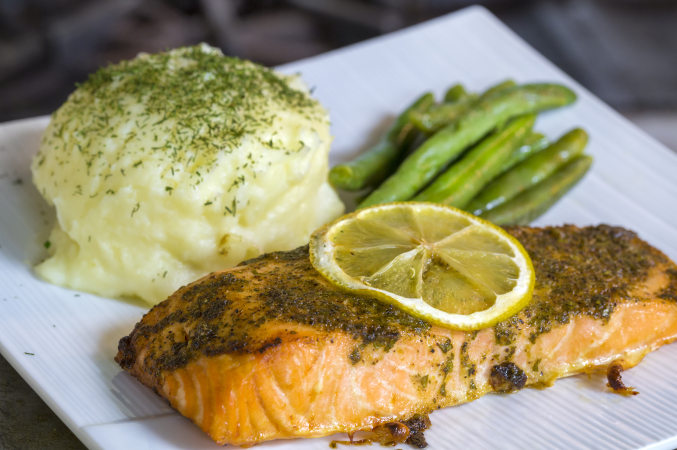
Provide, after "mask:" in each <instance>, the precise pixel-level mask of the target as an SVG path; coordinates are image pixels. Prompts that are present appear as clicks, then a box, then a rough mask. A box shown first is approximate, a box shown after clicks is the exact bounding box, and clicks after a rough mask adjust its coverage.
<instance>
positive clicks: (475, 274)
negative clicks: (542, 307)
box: [310, 202, 535, 330]
mask: <svg viewBox="0 0 677 450" xmlns="http://www.w3.org/2000/svg"><path fill="white" fill-rule="evenodd" d="M310 260H311V262H312V264H313V266H314V267H315V269H317V270H318V271H319V272H320V273H321V274H322V275H324V276H325V277H326V278H327V279H328V280H329V281H330V282H331V283H333V284H335V285H338V286H340V287H343V288H345V289H348V290H350V291H354V292H359V293H364V294H367V295H371V296H374V297H376V298H378V299H380V300H382V301H385V302H388V303H392V304H394V305H397V306H399V307H400V308H402V309H404V310H406V311H407V312H409V313H410V314H412V315H414V316H417V317H419V318H422V319H425V320H428V321H430V322H432V323H436V324H439V325H442V326H445V327H449V328H454V329H460V330H477V329H480V328H485V327H488V326H491V325H493V324H495V323H496V322H498V321H500V320H502V319H506V318H508V317H509V316H511V315H513V314H514V313H516V312H517V311H519V310H520V309H522V308H523V307H524V306H525V305H526V304H527V303H528V302H529V301H530V300H531V293H532V291H533V287H534V278H535V277H534V268H533V266H532V264H531V259H529V255H528V254H527V252H526V251H525V250H524V248H523V247H522V245H521V244H520V243H519V242H518V241H517V240H516V239H515V238H513V237H512V236H510V235H509V234H508V233H506V232H505V231H504V230H503V229H501V228H499V227H497V226H496V225H493V224H491V223H489V222H487V221H485V220H482V219H480V218H478V217H475V216H473V215H471V214H468V213H466V212H464V211H461V210H459V209H456V208H452V207H448V206H442V205H438V204H433V203H418V202H405V203H389V204H385V205H378V206H373V207H371V208H365V209H361V210H359V211H356V212H354V213H352V214H348V215H346V216H343V217H340V218H339V219H338V220H336V221H334V222H332V223H330V224H328V225H326V226H324V227H322V228H320V229H319V230H317V231H315V233H313V235H312V236H311V238H310Z"/></svg>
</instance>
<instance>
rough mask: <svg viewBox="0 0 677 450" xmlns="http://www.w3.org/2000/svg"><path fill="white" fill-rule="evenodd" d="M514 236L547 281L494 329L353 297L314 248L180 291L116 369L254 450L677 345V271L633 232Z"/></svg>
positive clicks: (209, 429) (609, 365)
mask: <svg viewBox="0 0 677 450" xmlns="http://www.w3.org/2000/svg"><path fill="white" fill-rule="evenodd" d="M508 231H509V232H510V233H511V234H512V235H513V236H515V237H516V238H517V239H518V240H519V241H520V242H521V243H522V244H523V245H524V247H525V248H526V250H527V251H528V252H529V254H530V255H531V258H532V261H533V264H534V268H535V270H536V286H535V290H534V295H533V300H532V302H531V304H530V305H529V306H528V307H527V308H525V309H523V310H522V311H521V312H519V313H518V314H516V315H515V316H513V317H511V318H510V319H508V320H505V321H503V322H500V323H499V324H497V325H496V326H494V327H491V328H486V329H483V330H481V331H477V332H464V331H452V330H448V329H444V328H441V327H438V326H433V325H431V324H429V323H427V322H425V321H423V320H420V319H417V318H415V317H413V316H411V315H409V314H407V313H405V312H403V311H401V310H399V309H397V308H396V307H393V306H391V305H387V304H383V303H380V302H378V301H376V300H373V299H371V298H368V297H365V296H361V295H356V294H352V293H347V292H345V291H343V290H341V289H339V288H336V287H334V286H333V285H331V284H329V283H328V282H327V281H326V280H325V279H324V278H323V277H322V276H321V275H320V274H318V273H317V272H316V271H315V270H314V269H313V267H312V266H311V264H310V261H309V259H308V248H307V247H301V248H299V249H296V250H293V251H289V252H277V253H271V254H267V255H263V256H261V257H259V258H256V259H253V260H250V261H247V262H244V263H242V264H241V265H239V266H238V267H235V268H233V269H229V270H226V271H223V272H217V273H212V274H210V275H208V276H206V277H204V278H202V279H200V280H198V281H196V282H194V283H192V284H190V285H188V286H184V287H182V288H181V289H179V290H178V291H177V292H176V293H174V294H173V295H172V296H170V297H169V298H168V299H167V300H166V301H164V302H163V303H160V304H159V305H157V306H155V307H154V308H153V309H152V310H150V312H148V313H147V314H146V315H145V316H144V317H143V319H142V320H141V321H140V322H139V323H138V324H137V325H136V327H135V328H134V330H133V331H132V333H131V334H130V335H129V336H127V337H124V338H122V339H121V340H120V344H119V352H118V354H117V356H116V358H115V360H116V361H117V362H118V363H119V364H120V365H121V366H122V367H123V368H124V369H125V370H127V371H129V372H130V373H131V374H132V375H133V376H135V377H136V378H138V379H139V380H140V381H141V382H142V383H144V384H145V385H147V386H149V387H151V388H153V389H154V390H155V391H156V392H157V393H159V394H160V395H162V396H163V397H165V398H166V399H168V400H169V402H170V403H171V405H172V406H173V407H174V408H175V409H177V410H178V411H179V412H180V413H181V414H183V415H184V416H186V417H188V418H190V419H191V420H192V421H193V422H195V423H196V424H197V425H198V426H199V427H200V428H201V429H202V430H204V431H205V432H206V433H208V434H209V435H210V436H211V437H212V439H214V441H216V442H217V443H219V444H235V445H251V444H255V443H259V442H262V441H266V440H270V439H287V438H297V437H313V436H324V435H330V434H333V433H337V432H348V433H352V432H355V431H358V430H372V429H376V428H378V427H382V426H384V425H385V424H391V423H404V422H405V421H407V420H408V419H411V418H412V417H416V416H418V415H421V414H427V413H429V412H431V411H433V410H435V409H438V408H443V407H446V406H451V405H458V404H460V403H464V402H468V401H471V400H474V399H476V398H478V397H480V396H481V395H483V394H485V393H488V392H511V391H515V390H518V389H521V388H522V387H524V386H529V385H539V386H543V385H549V384H551V383H552V382H553V381H554V380H555V379H557V378H559V377H563V376H567V375H572V374H575V373H579V372H582V371H590V370H597V369H599V370H607V369H609V373H610V374H612V373H613V374H615V375H617V374H618V373H619V371H620V370H622V369H623V368H628V367H631V366H633V365H635V364H637V363H638V362H639V361H640V360H641V359H642V357H643V356H644V355H646V354H647V353H648V352H650V351H652V350H654V349H656V348H658V347H659V346H661V345H663V344H666V343H668V342H671V341H673V340H674V339H675V338H677V266H676V265H675V263H674V262H672V261H670V259H669V258H667V257H666V256H665V255H664V254H663V253H661V252H660V251H658V250H656V249H655V248H653V247H651V246H650V245H648V244H647V243H646V242H644V241H642V240H640V239H639V238H638V237H637V236H636V235H635V234H634V233H632V232H630V231H627V230H624V229H622V228H615V227H610V226H605V225H601V226H596V227H586V228H577V227H574V226H562V227H547V228H528V227H515V228H510V229H508ZM609 379H610V386H611V387H613V388H616V389H620V388H621V387H622V382H621V381H620V379H619V378H618V377H617V376H613V377H612V376H611V375H610V377H609Z"/></svg>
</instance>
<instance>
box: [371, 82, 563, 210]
mask: <svg viewBox="0 0 677 450" xmlns="http://www.w3.org/2000/svg"><path fill="white" fill-rule="evenodd" d="M575 99H576V94H574V92H573V91H571V90H570V89H568V88H566V87H564V86H560V85H556V84H527V85H523V86H516V87H514V88H510V89H505V90H502V91H499V92H497V93H496V94H494V95H491V96H489V97H487V98H486V99H484V100H482V101H479V102H477V104H476V105H475V106H474V107H473V108H472V109H471V110H469V111H467V112H466V113H465V114H463V116H462V117H460V118H459V119H458V120H456V121H455V122H453V123H451V124H450V125H447V126H446V127H444V128H442V129H441V130H440V131H438V132H437V133H435V134H434V135H433V136H431V137H430V138H428V139H427V140H426V141H425V142H424V143H423V144H422V145H421V146H420V147H419V148H418V149H417V150H416V151H414V152H413V153H412V154H411V155H409V156H408V157H407V158H406V159H405V160H404V161H403V163H402V164H401V165H400V167H399V168H398V169H397V171H396V172H395V173H394V174H393V175H391V176H390V177H389V178H388V179H386V180H385V182H383V184H381V186H379V187H378V188H377V189H376V190H375V191H374V192H372V193H371V194H370V195H369V197H367V198H366V199H365V200H364V201H363V202H362V203H360V207H365V206H369V205H376V204H379V203H387V202H393V201H398V200H408V199H410V198H411V197H412V196H413V195H415V194H416V193H417V192H418V191H419V190H420V189H421V188H422V187H424V186H425V185H426V184H427V183H428V182H430V181H431V180H432V179H433V178H434V177H435V176H436V175H437V174H438V173H439V172H440V171H441V170H442V169H444V167H446V166H447V165H448V164H449V163H451V162H452V161H453V160H455V159H456V158H457V157H458V156H459V154H461V152H463V150H464V149H465V148H466V147H468V146H469V145H473V144H474V143H476V142H477V141H479V140H480V139H481V138H482V137H483V136H485V135H486V134H487V133H488V132H490V131H491V130H493V129H494V128H496V126H497V125H500V124H503V123H505V122H506V121H507V120H509V119H510V118H512V117H516V116H520V115H523V114H529V113H533V112H537V111H541V110H545V109H550V108H557V107H560V106H565V105H568V104H570V103H572V102H573V101H574V100H575Z"/></svg>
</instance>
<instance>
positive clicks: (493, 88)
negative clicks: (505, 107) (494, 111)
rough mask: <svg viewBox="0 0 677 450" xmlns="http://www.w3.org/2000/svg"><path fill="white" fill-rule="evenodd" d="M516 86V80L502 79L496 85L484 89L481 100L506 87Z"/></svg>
mask: <svg viewBox="0 0 677 450" xmlns="http://www.w3.org/2000/svg"><path fill="white" fill-rule="evenodd" d="M515 86H517V83H515V81H514V80H505V81H501V82H500V83H498V84H495V85H493V86H491V87H489V88H488V89H487V90H486V91H484V92H483V93H482V95H481V96H480V100H484V99H485V98H487V97H491V96H492V95H494V94H495V93H497V92H500V91H503V90H505V89H510V88H513V87H515Z"/></svg>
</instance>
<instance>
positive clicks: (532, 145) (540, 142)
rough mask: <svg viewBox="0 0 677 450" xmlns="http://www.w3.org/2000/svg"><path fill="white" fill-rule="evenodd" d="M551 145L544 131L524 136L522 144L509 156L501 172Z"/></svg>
mask: <svg viewBox="0 0 677 450" xmlns="http://www.w3.org/2000/svg"><path fill="white" fill-rule="evenodd" d="M548 145H550V141H549V140H548V138H547V137H546V136H545V135H544V134H542V133H535V132H534V133H530V134H529V135H528V136H527V137H525V138H524V142H522V145H520V146H519V147H517V148H516V149H515V150H514V151H513V152H512V153H511V154H510V156H509V157H508V160H507V161H506V162H505V164H504V165H503V170H501V173H504V172H507V171H508V170H509V169H511V168H512V167H514V166H515V165H517V164H519V163H521V162H522V161H524V160H525V159H527V158H528V157H529V156H531V155H533V154H534V153H538V152H540V151H541V150H544V149H545V148H546V147H548Z"/></svg>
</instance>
